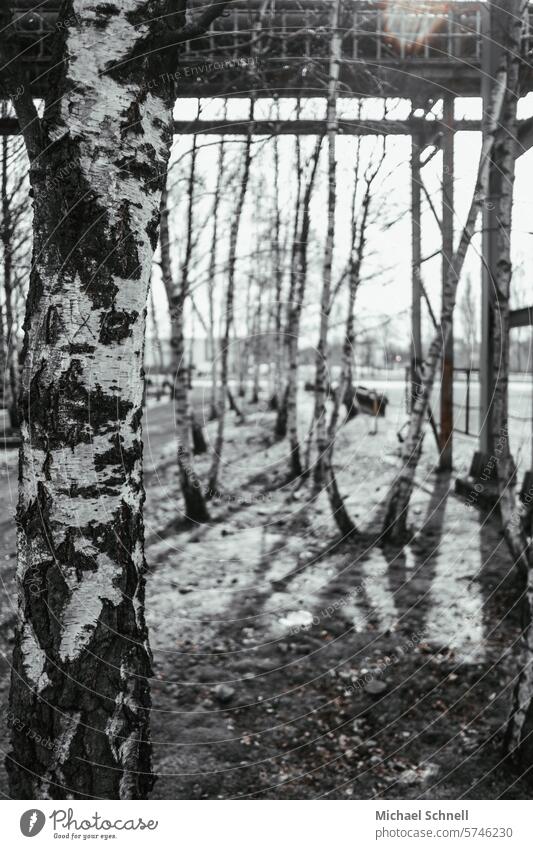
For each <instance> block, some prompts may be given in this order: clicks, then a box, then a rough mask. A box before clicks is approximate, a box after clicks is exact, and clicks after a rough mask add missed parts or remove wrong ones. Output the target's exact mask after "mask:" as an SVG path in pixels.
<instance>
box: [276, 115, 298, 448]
mask: <svg viewBox="0 0 533 849" xmlns="http://www.w3.org/2000/svg"><path fill="white" fill-rule="evenodd" d="M299 117H300V100H299V99H298V100H297V101H296V120H298V119H299ZM294 144H295V166H296V203H295V205H294V223H293V229H292V247H291V269H290V278H289V296H288V298H287V319H286V328H287V332H286V334H285V338H284V341H283V350H284V352H285V359H286V362H287V366H286V368H287V374H286V379H285V384H284V388H283V391H282V392H280V398H279V400H278V414H277V416H276V427H275V436H276V439H285V437H286V436H287V426H288V405H289V382H290V367H289V363H290V360H291V354H292V349H291V339H290V336H289V332H288V328H289V325H290V323H291V313H292V310H293V300H294V293H295V286H296V276H297V275H296V252H297V249H298V235H299V231H300V206H301V203H302V151H301V144H300V136H298V135H297V136H296V137H295V140H294Z"/></svg>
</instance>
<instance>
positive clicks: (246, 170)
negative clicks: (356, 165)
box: [208, 98, 254, 497]
mask: <svg viewBox="0 0 533 849" xmlns="http://www.w3.org/2000/svg"><path fill="white" fill-rule="evenodd" d="M253 119H254V101H253V98H252V100H251V102H250V128H251V124H252V122H253ZM251 163H252V134H251V129H250V132H249V133H248V136H247V138H246V145H245V148H244V163H243V171H242V174H241V187H240V192H239V194H238V197H237V205H236V207H235V211H234V215H233V220H232V222H231V230H230V240H229V257H228V286H227V290H226V315H225V320H224V336H223V337H222V339H221V342H220V391H219V401H218V408H217V417H218V421H217V432H216V437H215V444H214V448H213V461H212V463H211V468H210V470H209V483H208V495H209V496H211V497H212V496H213V494H214V493H215V492H216V488H217V484H218V473H219V469H220V459H221V456H222V447H223V445H224V420H225V414H226V395H227V393H228V392H229V387H228V354H229V345H230V336H231V328H232V325H233V303H234V298H235V266H236V263H237V244H238V240H239V229H240V224H241V217H242V210H243V207H244V203H245V201H246V192H247V189H248V182H249V179H250V166H251Z"/></svg>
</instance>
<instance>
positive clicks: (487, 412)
mask: <svg viewBox="0 0 533 849" xmlns="http://www.w3.org/2000/svg"><path fill="white" fill-rule="evenodd" d="M481 14H482V16H483V17H482V24H483V26H482V36H483V37H482V42H481V70H482V75H481V95H482V98H483V120H482V132H484V131H485V123H486V120H487V114H488V111H489V105H490V100H491V94H492V87H493V83H494V78H495V76H496V72H497V70H498V64H499V61H500V58H501V47H500V44H501V38H498V37H497V29H498V27H497V20H496V18H497V14H496V9H495V4H494V3H493V2H492V0H489V2H488V3H486V4H482V8H481ZM498 184H499V175H498V173H497V171H496V169H495V168H491V169H490V174H489V192H488V197H487V198H486V200H485V203H484V204H483V209H482V235H481V261H482V269H481V350H480V359H479V380H480V401H479V404H480V421H479V424H480V430H479V439H480V444H479V450H480V452H481V454H482V455H488V456H490V455H492V453H493V447H494V446H493V444H492V442H493V440H492V422H491V417H492V397H493V392H494V380H493V350H492V340H491V327H492V318H493V304H494V271H495V268H496V263H497V259H498V257H497V253H496V240H495V239H494V234H495V233H496V231H497V229H498V222H497V214H496V213H497V205H496V200H497V197H498V195H499V185H498Z"/></svg>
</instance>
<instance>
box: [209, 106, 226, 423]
mask: <svg viewBox="0 0 533 849" xmlns="http://www.w3.org/2000/svg"><path fill="white" fill-rule="evenodd" d="M226 115H227V103H226V101H224V114H223V120H225V118H226ZM225 151H226V148H225V144H224V136H221V137H220V142H219V147H218V161H217V180H216V185H215V197H214V199H213V212H212V215H211V217H212V219H213V234H212V237H211V250H210V252H209V271H208V275H207V280H208V297H209V356H210V358H211V399H210V405H209V419H210V420H212V419H216V417H217V349H216V340H215V283H216V267H217V247H218V216H219V209H220V201H221V197H222V178H223V174H224V159H225Z"/></svg>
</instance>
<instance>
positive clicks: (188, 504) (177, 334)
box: [160, 136, 209, 522]
mask: <svg viewBox="0 0 533 849" xmlns="http://www.w3.org/2000/svg"><path fill="white" fill-rule="evenodd" d="M195 174H196V136H195V137H194V139H193V148H192V151H191V167H190V171H189V179H188V188H187V231H186V237H185V255H184V259H183V264H182V268H181V279H180V280H179V281H175V280H174V277H173V274H172V262H171V256H170V228H169V224H168V218H169V211H168V192H167V189H166V188H165V189H164V190H163V195H162V199H161V239H160V245H161V271H162V277H163V284H164V286H165V292H166V295H167V300H168V307H169V313H170V333H171V336H170V347H171V351H172V372H173V378H174V380H173V397H174V410H175V417H174V418H175V426H176V438H177V455H178V470H179V476H180V484H181V491H182V494H183V500H184V502H185V517H186V518H187V519H188V520H189V521H191V522H207V521H208V520H209V513H208V512H207V507H206V503H205V499H204V496H203V493H202V487H201V483H200V481H199V479H198V476H197V474H196V471H195V469H194V462H193V452H192V449H191V433H192V417H191V409H190V405H189V389H188V382H189V375H188V370H187V366H186V362H185V335H184V327H183V325H184V314H185V302H186V299H187V294H188V289H189V277H188V276H189V264H190V260H191V252H192V227H193V207H194V181H195Z"/></svg>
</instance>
